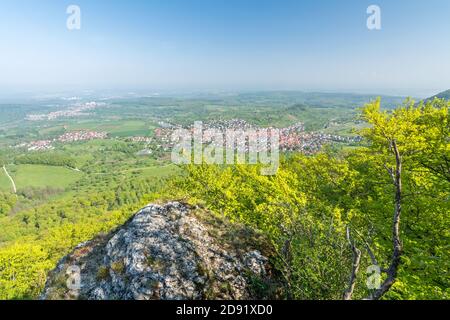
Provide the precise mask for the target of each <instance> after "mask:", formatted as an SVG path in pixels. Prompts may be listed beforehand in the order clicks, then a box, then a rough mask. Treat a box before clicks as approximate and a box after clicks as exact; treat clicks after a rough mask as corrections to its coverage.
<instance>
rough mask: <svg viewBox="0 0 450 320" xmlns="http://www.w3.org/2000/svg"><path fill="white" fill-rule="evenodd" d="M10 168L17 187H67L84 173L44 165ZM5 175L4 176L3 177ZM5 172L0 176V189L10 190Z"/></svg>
mask: <svg viewBox="0 0 450 320" xmlns="http://www.w3.org/2000/svg"><path fill="white" fill-rule="evenodd" d="M8 170H9V172H10V174H11V176H12V177H13V179H14V181H15V182H16V185H17V188H18V189H21V188H25V187H47V186H49V187H55V188H65V187H67V186H69V185H70V184H71V183H73V182H75V181H77V180H78V179H79V178H80V177H81V175H82V173H79V172H75V171H73V170H70V169H67V168H62V167H52V166H43V165H17V166H12V165H11V166H8ZM3 176H4V177H3ZM5 179H7V177H6V176H5V174H4V173H3V175H2V176H1V178H0V189H3V190H10V189H11V185H10V183H9V181H8V180H6V184H5V183H4V180H5Z"/></svg>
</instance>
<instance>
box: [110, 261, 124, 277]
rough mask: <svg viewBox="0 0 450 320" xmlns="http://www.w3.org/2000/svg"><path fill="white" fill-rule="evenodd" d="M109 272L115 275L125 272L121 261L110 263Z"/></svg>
mask: <svg viewBox="0 0 450 320" xmlns="http://www.w3.org/2000/svg"><path fill="white" fill-rule="evenodd" d="M111 270H112V271H114V272H115V273H117V274H123V273H124V272H125V264H124V263H123V261H116V262H113V263H111Z"/></svg>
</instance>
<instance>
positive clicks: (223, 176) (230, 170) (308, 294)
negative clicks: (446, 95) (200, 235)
mask: <svg viewBox="0 0 450 320" xmlns="http://www.w3.org/2000/svg"><path fill="white" fill-rule="evenodd" d="M380 105H381V101H380V100H378V101H375V102H373V103H370V104H368V105H366V106H365V107H364V108H363V109H362V110H361V112H360V116H361V120H364V121H365V122H367V123H368V124H369V126H368V127H367V128H366V129H363V130H362V131H361V132H360V133H359V134H360V135H362V136H363V137H364V140H363V145H362V146H360V147H358V148H352V149H344V150H340V151H336V150H332V149H331V148H330V149H328V150H325V151H323V152H321V153H319V154H317V155H314V156H305V155H300V154H297V155H287V156H286V157H284V158H283V159H282V163H281V164H280V169H279V171H278V173H277V174H276V175H274V176H262V175H260V174H259V173H260V170H259V169H260V168H258V167H257V166H250V165H236V166H211V165H201V166H186V167H182V173H181V174H179V175H178V176H176V177H174V178H171V179H170V181H166V180H161V181H159V182H158V183H155V181H154V180H152V179H139V178H137V177H136V176H133V180H131V181H128V182H121V183H120V184H117V185H111V186H110V187H108V185H104V186H102V188H101V189H98V190H97V191H96V192H93V190H89V191H86V190H84V192H81V189H80V193H79V194H76V195H74V196H73V197H65V198H62V199H55V200H54V201H51V202H49V203H45V204H40V205H37V206H35V207H32V208H26V210H21V211H19V212H18V213H12V214H11V210H12V208H14V207H15V203H16V201H17V198H16V196H15V195H10V194H8V193H3V192H2V193H0V199H1V205H0V228H1V230H2V232H1V234H0V298H1V299H28V298H36V297H37V296H38V295H39V293H40V292H41V290H42V289H43V286H44V284H45V280H46V275H47V272H48V271H49V270H51V269H52V268H53V267H54V266H55V265H56V263H57V261H58V260H59V259H60V258H61V257H63V256H64V255H66V254H68V253H69V252H70V251H71V250H72V249H73V248H74V247H75V246H76V245H77V244H79V243H81V242H83V241H86V240H89V239H91V238H93V237H94V236H96V235H98V234H99V233H106V232H109V231H111V230H112V229H114V228H115V227H117V226H119V225H121V224H123V223H124V222H125V221H126V220H127V219H128V218H129V217H131V216H132V215H133V213H134V212H136V210H137V209H139V208H140V207H142V206H144V205H145V204H147V203H149V202H151V201H160V202H162V201H165V200H172V199H177V200H181V199H182V200H184V201H186V202H189V203H192V204H197V205H202V206H205V207H207V208H208V209H209V210H211V211H212V212H214V213H215V214H217V215H221V216H225V217H226V218H227V219H229V221H231V223H234V222H236V223H244V224H246V225H247V226H249V227H251V228H253V229H255V230H257V231H258V232H261V233H262V234H264V236H265V237H267V238H268V239H269V240H270V243H271V246H272V247H273V252H274V255H273V257H271V260H272V261H271V262H272V263H273V265H274V266H275V267H276V270H277V272H279V274H280V275H281V278H282V279H283V288H282V292H283V295H282V297H283V298H286V299H363V298H369V299H380V298H382V299H448V298H450V280H449V277H448V272H449V264H450V248H449V243H450V217H449V215H448V213H449V212H450V210H449V209H450V204H449V195H450V194H449V191H450V148H449V130H450V128H449V115H448V109H449V105H450V102H448V101H444V100H439V99H435V100H432V101H427V102H426V103H420V104H416V103H415V102H414V101H406V102H405V103H404V105H403V106H400V107H398V108H397V109H395V110H393V111H382V110H381V107H380ZM44 160H45V159H44ZM22 161H24V163H36V161H42V159H39V160H36V159H33V158H32V157H31V158H29V157H28V158H27V157H25V158H22ZM45 161H47V160H45ZM49 161H53V160H49ZM60 162H61V163H63V164H64V165H70V166H72V163H70V164H69V162H70V159H65V158H61V159H58V164H60ZM377 271H379V272H380V276H379V277H378V276H377V274H378V273H377Z"/></svg>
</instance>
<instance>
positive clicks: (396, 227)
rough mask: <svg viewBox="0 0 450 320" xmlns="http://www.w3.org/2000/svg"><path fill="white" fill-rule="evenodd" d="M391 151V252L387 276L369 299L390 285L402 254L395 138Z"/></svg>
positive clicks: (398, 159) (399, 169) (399, 167)
mask: <svg viewBox="0 0 450 320" xmlns="http://www.w3.org/2000/svg"><path fill="white" fill-rule="evenodd" d="M391 146H392V152H393V153H394V155H395V172H393V175H394V186H395V209H394V219H393V225H392V245H393V248H394V250H393V253H392V258H391V263H390V265H389V268H388V270H387V272H386V273H387V278H386V280H384V282H383V283H382V284H381V286H380V288H379V289H377V290H376V291H375V292H374V293H373V294H372V295H371V296H370V297H369V299H371V300H378V299H380V298H381V297H382V296H383V295H384V294H385V293H386V292H388V291H389V289H390V288H391V287H392V285H393V284H394V282H395V281H396V278H397V272H398V267H399V265H400V261H401V260H400V258H401V255H402V250H403V248H402V243H401V241H400V216H401V212H402V158H401V156H400V152H399V150H398V147H397V143H396V141H395V140H393V141H392V143H391Z"/></svg>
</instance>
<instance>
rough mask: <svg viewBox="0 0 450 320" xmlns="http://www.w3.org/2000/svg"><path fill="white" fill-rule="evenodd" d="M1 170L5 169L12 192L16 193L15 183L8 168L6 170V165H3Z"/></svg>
mask: <svg viewBox="0 0 450 320" xmlns="http://www.w3.org/2000/svg"><path fill="white" fill-rule="evenodd" d="M3 171H5V174H6V176H7V177H8V178H9V180H11V184H12V187H13V190H14V193H17V188H16V184H15V182H14V180H13V178H12V177H11V176H10V175H9V173H8V170H6V166H3Z"/></svg>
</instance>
